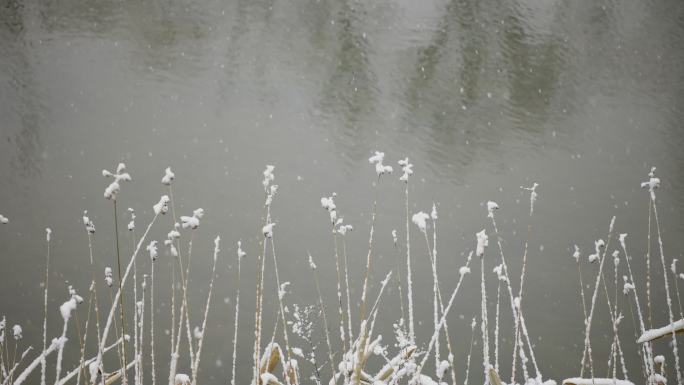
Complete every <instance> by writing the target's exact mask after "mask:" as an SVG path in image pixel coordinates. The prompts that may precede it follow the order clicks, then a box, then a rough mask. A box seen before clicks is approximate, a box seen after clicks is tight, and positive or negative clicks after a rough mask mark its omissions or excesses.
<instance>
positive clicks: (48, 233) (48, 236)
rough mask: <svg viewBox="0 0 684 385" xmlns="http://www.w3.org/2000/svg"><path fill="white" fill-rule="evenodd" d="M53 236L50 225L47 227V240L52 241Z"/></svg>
mask: <svg viewBox="0 0 684 385" xmlns="http://www.w3.org/2000/svg"><path fill="white" fill-rule="evenodd" d="M51 237H52V229H51V228H49V227H48V228H46V229H45V240H46V241H48V242H50V238H51Z"/></svg>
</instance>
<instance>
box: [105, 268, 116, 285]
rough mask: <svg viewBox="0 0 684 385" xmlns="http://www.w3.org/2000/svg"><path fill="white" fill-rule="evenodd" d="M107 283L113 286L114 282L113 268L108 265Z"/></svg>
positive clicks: (106, 269)
mask: <svg viewBox="0 0 684 385" xmlns="http://www.w3.org/2000/svg"><path fill="white" fill-rule="evenodd" d="M104 274H105V283H106V284H107V286H109V287H112V284H113V283H114V279H113V278H112V268H111V267H109V266H107V267H105V273H104Z"/></svg>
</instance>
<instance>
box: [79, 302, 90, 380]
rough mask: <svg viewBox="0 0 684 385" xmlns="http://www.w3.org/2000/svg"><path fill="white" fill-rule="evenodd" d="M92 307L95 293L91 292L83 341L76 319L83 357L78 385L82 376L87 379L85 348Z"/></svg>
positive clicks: (80, 360) (80, 362) (80, 363)
mask: <svg viewBox="0 0 684 385" xmlns="http://www.w3.org/2000/svg"><path fill="white" fill-rule="evenodd" d="M92 305H93V291H92V290H90V295H89V296H88V313H87V314H88V315H87V316H86V322H85V333H84V336H83V339H81V338H80V333H81V331H80V327H79V322H78V318H76V329H77V331H78V333H79V338H78V340H79V344H80V349H81V350H80V351H81V357H80V358H79V360H78V366H79V368H80V370H79V371H78V376H77V377H76V385H80V384H81V375H83V378H85V375H86V373H85V366H84V364H83V362H84V360H85V346H86V342H87V339H88V324H89V323H90V311H91V310H92ZM77 316H78V314H77Z"/></svg>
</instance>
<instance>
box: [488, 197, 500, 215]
mask: <svg viewBox="0 0 684 385" xmlns="http://www.w3.org/2000/svg"><path fill="white" fill-rule="evenodd" d="M498 209H499V205H498V204H497V203H496V202H494V201H488V202H487V218H494V210H498Z"/></svg>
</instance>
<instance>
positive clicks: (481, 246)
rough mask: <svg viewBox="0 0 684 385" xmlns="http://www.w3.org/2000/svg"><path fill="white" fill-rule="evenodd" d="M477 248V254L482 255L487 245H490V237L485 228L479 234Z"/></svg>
mask: <svg viewBox="0 0 684 385" xmlns="http://www.w3.org/2000/svg"><path fill="white" fill-rule="evenodd" d="M476 235H477V248H476V249H475V250H476V251H475V255H477V256H478V257H482V256H483V255H484V251H485V247H487V246H489V237H488V236H487V233H486V231H485V230H484V229H482V231H480V232H478V233H477V234H476Z"/></svg>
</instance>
